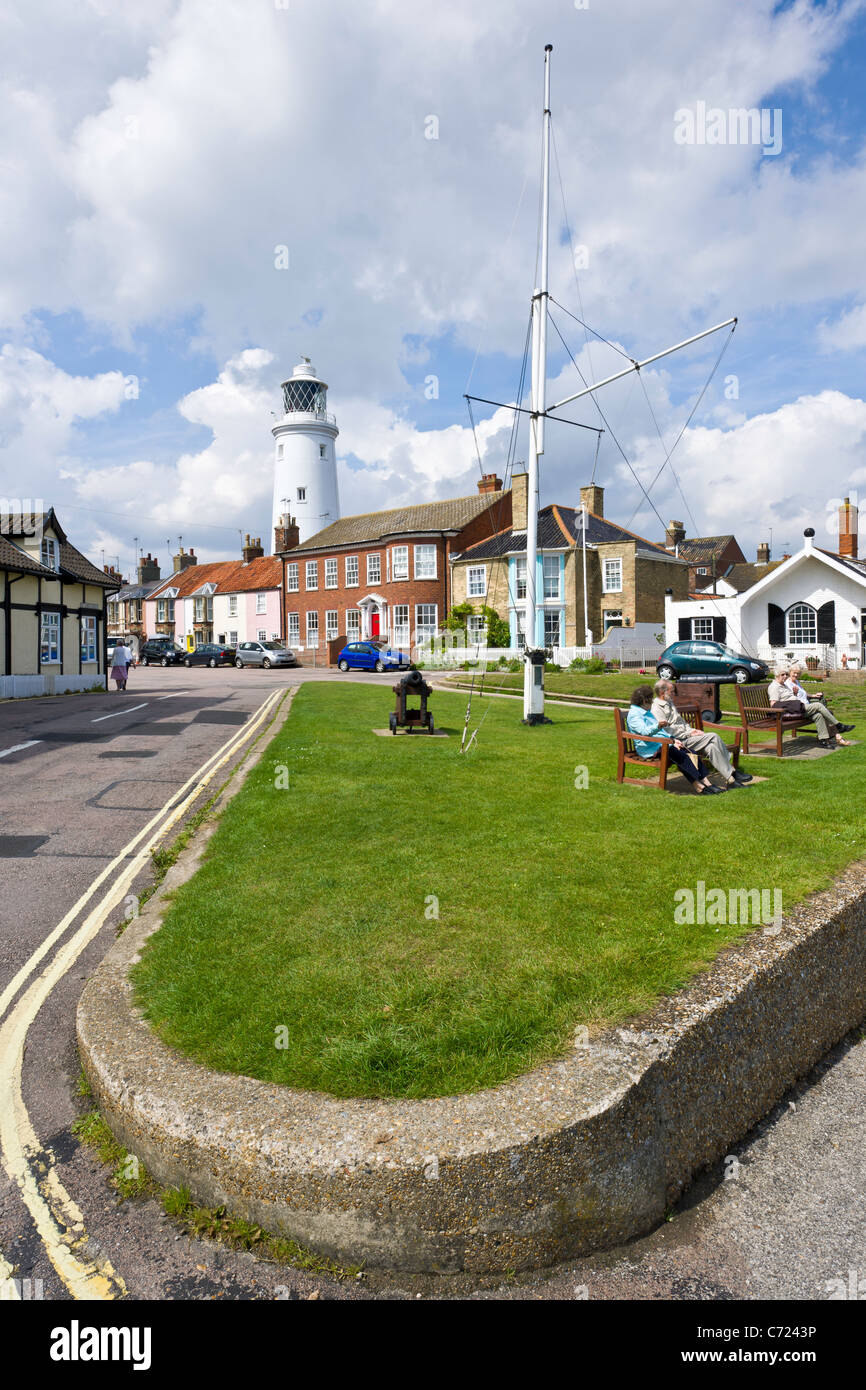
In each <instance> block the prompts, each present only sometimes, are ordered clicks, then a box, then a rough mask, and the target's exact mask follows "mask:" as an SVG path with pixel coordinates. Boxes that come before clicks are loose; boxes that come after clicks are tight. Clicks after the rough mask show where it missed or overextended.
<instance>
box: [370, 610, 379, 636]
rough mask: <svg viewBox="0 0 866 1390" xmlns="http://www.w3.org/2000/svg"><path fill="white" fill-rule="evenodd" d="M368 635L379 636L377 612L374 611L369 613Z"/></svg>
mask: <svg viewBox="0 0 866 1390" xmlns="http://www.w3.org/2000/svg"><path fill="white" fill-rule="evenodd" d="M370 636H371V637H378V636H379V614H378V612H374V613H371V614H370Z"/></svg>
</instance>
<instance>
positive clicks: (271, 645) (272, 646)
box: [259, 642, 283, 652]
mask: <svg viewBox="0 0 866 1390" xmlns="http://www.w3.org/2000/svg"><path fill="white" fill-rule="evenodd" d="M259 646H260V647H264V648H265V650H266V651H269V652H281V651H283V644H282V642H260V643H259Z"/></svg>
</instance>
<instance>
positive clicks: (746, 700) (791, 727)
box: [736, 683, 812, 758]
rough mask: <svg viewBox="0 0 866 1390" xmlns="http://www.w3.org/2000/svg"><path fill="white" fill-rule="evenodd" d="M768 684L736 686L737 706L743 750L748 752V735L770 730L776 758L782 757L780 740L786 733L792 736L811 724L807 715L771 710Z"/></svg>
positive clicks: (810, 718) (809, 716)
mask: <svg viewBox="0 0 866 1390" xmlns="http://www.w3.org/2000/svg"><path fill="white" fill-rule="evenodd" d="M769 688H770V686H769V683H766V684H761V683H759V684H757V685H738V686H736V692H737V704H738V705H739V707H740V722H741V724H742V733H743V750H744V752H746V753H748V751H749V734H750V733H751V732H753V731H754V730H756V729H766V730H772V731H773V732H774V733H775V735H776V757H777V758H781V756H782V738H783V737H784V734H785V732H786V730H787V731H790V732H791V733H792V734H793V733H796V731H797V730H798V729H802V728H803V727H804V726H805V725H807V724H811V723H812V716H811V715H809V714H785V712H784V710H780V709H771V708H770V697H769V695H768V693H767V692H768V690H769Z"/></svg>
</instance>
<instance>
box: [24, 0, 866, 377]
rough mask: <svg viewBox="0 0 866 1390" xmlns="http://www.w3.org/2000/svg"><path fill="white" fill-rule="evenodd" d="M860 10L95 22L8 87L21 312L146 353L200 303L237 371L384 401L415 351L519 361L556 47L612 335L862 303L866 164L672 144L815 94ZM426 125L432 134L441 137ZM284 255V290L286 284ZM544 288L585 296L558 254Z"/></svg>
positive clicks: (480, 7) (245, 14)
mask: <svg viewBox="0 0 866 1390" xmlns="http://www.w3.org/2000/svg"><path fill="white" fill-rule="evenodd" d="M859 8H860V5H859V0H851V2H850V3H847V4H845V3H843V4H841V5H838V6H832V7H831V6H823V5H810V4H807V3H797V4H795V5H793V6H791V7H789V8H787V9H785V10H779V7H778V6H777V5H776V4H775V3H773V0H754V3H752V4H750V5H748V6H734V7H730V6H725V5H718V6H696V7H691V8H687V9H686V10H684V8H683V6H682V4H681V3H680V0H659V3H657V4H656V5H654V6H652V7H650V8H647V6H646V5H645V4H643V3H640V0H623V2H622V3H621V4H619V5H618V6H616V7H609V6H598V7H593V8H592V9H591V10H587V11H585V12H578V11H569V10H568V9H565V10H564V9H563V6H562V4H561V0H541V3H539V4H538V5H536V7H535V9H534V11H533V12H532V16H531V18H530V17H529V15H528V13H527V10H526V7H525V5H524V4H523V3H522V0H495V3H494V0H479V3H478V4H477V5H473V6H472V7H471V13H470V12H469V11H468V10H467V7H466V5H465V4H464V3H463V0H438V3H437V4H436V5H428V6H420V7H419V6H410V5H405V4H403V3H397V0H378V3H375V4H371V5H367V6H346V5H345V4H343V3H338V0H319V2H318V3H316V4H312V3H311V4H307V3H304V2H303V0H299V3H297V4H294V3H293V4H292V5H291V6H290V7H289V8H287V9H285V10H283V9H278V8H277V7H276V6H273V5H267V4H262V5H250V4H248V3H247V2H246V0H221V4H220V6H219V9H218V11H217V10H215V9H214V6H213V5H212V3H211V0H179V3H177V4H176V5H174V6H171V7H169V6H167V5H163V6H162V7H160V9H159V11H158V14H157V17H156V19H155V20H154V21H153V22H150V21H147V20H145V19H142V18H141V17H139V18H138V20H137V25H138V27H137V28H136V27H135V25H134V24H133V22H132V20H130V21H129V24H128V26H124V25H123V24H122V23H121V22H120V21H119V20H116V19H114V18H112V19H111V20H108V19H107V18H106V15H107V14H109V13H110V12H111V7H105V6H100V7H91V9H90V11H89V12H87V13H85V15H84V16H83V17H81V18H79V19H78V21H77V23H76V26H75V32H74V34H68V35H66V36H65V37H66V39H67V44H66V46H62V45H61V44H60V43H59V42H56V41H55V42H53V43H52V45H51V46H50V48H49V49H48V51H47V53H46V54H45V56H44V63H43V64H42V66H41V68H40V69H39V70H38V71H34V72H32V73H31V74H30V84H29V86H28V84H27V83H26V82H24V83H23V84H22V83H20V82H19V85H18V86H17V87H15V88H14V89H11V90H9V91H8V95H7V103H6V104H7V115H8V117H9V119H10V121H11V125H12V130H11V133H12V136H13V139H12V142H11V148H13V149H15V150H16V158H15V160H14V161H13V164H14V167H13V169H12V170H11V171H10V172H11V175H12V177H11V178H10V179H9V180H7V186H8V188H9V190H10V202H9V212H10V215H11V217H12V218H13V224H12V225H13V229H14V231H15V235H13V236H12V237H6V238H5V239H4V243H3V247H2V249H0V255H2V258H4V259H5V274H2V263H0V277H2V278H0V283H2V284H3V292H4V299H5V305H6V308H5V312H6V315H7V317H8V318H10V319H14V318H15V316H16V315H17V316H21V315H26V314H27V313H28V312H30V311H31V310H32V309H33V308H34V307H36V306H38V305H45V306H47V307H49V308H51V309H53V310H60V309H63V308H66V307H69V306H75V307H78V308H80V309H81V310H82V311H83V312H84V313H85V314H86V315H87V316H88V317H89V318H90V319H91V320H96V321H104V322H105V323H106V324H107V325H109V327H110V329H111V331H112V332H113V333H114V334H115V335H116V336H117V338H118V339H119V340H121V341H124V342H126V343H127V344H129V343H130V342H131V341H132V339H131V338H130V336H129V335H130V334H131V333H132V332H133V330H134V329H135V327H136V325H140V324H142V323H148V322H153V321H154V320H158V319H160V318H163V317H168V316H172V315H175V314H187V313H194V312H196V311H197V310H198V309H199V308H201V310H202V313H203V321H202V341H203V342H204V343H206V344H207V345H209V346H211V347H212V348H213V349H214V351H215V352H216V353H217V354H218V356H219V357H221V358H224V357H227V356H228V355H229V354H230V353H231V352H233V351H234V350H235V348H236V344H237V343H238V341H239V340H241V339H242V338H243V339H246V340H247V341H249V340H250V339H252V340H254V341H259V342H266V343H268V344H270V345H272V346H273V349H274V351H276V352H277V353H278V356H279V357H281V358H282V357H283V355H285V356H286V357H287V358H288V357H291V355H292V354H293V353H294V351H295V349H307V348H308V347H312V348H313V350H314V351H315V354H316V357H317V359H318V360H319V361H320V363H321V365H322V367H323V368H324V369H326V370H327V372H328V373H330V374H331V376H332V379H334V380H335V381H339V382H340V384H341V387H342V389H343V390H345V392H346V394H347V395H349V394H352V393H358V392H360V391H362V390H367V391H372V392H373V393H374V394H375V395H376V396H377V397H380V398H381V397H382V396H383V395H387V394H391V395H393V394H394V393H395V392H399V391H400V390H401V389H402V387H403V382H402V377H401V374H400V370H399V363H400V360H401V343H402V339H403V336H404V335H405V334H406V333H420V334H438V333H441V332H444V331H447V330H452V329H453V331H454V332H455V333H456V335H457V338H458V340H459V341H462V342H464V343H469V344H471V346H472V347H474V345H475V341H476V338H477V334H478V331H479V327H480V326H481V324H482V323H483V322H486V324H487V331H486V337H485V349H491V350H492V349H496V350H507V351H510V352H514V350H515V346H516V345H517V344H518V343H519V342H520V341H522V326H523V325H522V320H523V318H524V312H525V308H526V302H527V297H528V293H529V292H530V290H531V288H532V287H531V284H530V279H531V274H530V272H531V261H532V255H533V251H534V225H533V224H534V214H535V179H536V177H537V165H538V143H539V141H538V128H539V112H538V107H539V98H540V78H541V64H540V58H541V47H542V42H543V39H544V38H546V37H547V36H548V33H550V34H551V35H552V36H553V38H554V40H555V52H554V78H553V105H554V113H555V121H556V129H557V132H558V141H557V145H558V151H559V157H560V160H561V162H562V166H563V173H564V177H565V185H566V189H567V190H570V191H571V197H572V206H571V214H572V216H573V217H574V218H575V228H574V230H575V233H576V236H577V239H578V241H580V242H581V243H585V244H586V245H587V246H588V247H589V250H590V266H589V269H588V270H587V271H586V273H585V276H584V281H585V284H584V298H585V304H586V307H587V311H588V312H589V313H590V314H591V316H596V317H599V318H601V319H602V321H603V323H606V324H607V325H608V327H610V326H611V320H612V319H619V321H620V325H621V329H620V331H622V322H623V320H624V319H625V318H626V317H627V320H628V324H629V331H630V333H631V334H632V335H633V336H634V338H635V339H636V340H637V339H639V338H641V337H648V336H650V335H654V334H655V333H656V332H661V333H662V334H663V336H668V334H669V333H670V334H672V335H673V336H676V329H677V328H678V327H680V326H682V325H685V324H688V325H689V326H691V322H692V315H693V314H695V313H700V314H701V315H703V314H704V313H708V312H710V311H712V310H713V309H715V308H716V307H717V306H719V305H721V306H723V307H724V308H725V309H729V310H731V311H734V310H735V309H736V308H740V309H741V310H743V309H744V308H746V307H747V308H748V309H749V311H750V312H751V313H752V314H754V313H755V312H757V311H758V310H759V309H760V308H766V307H771V306H774V305H775V304H776V303H777V302H779V300H780V298H782V299H786V300H787V301H788V302H810V301H813V300H820V299H821V298H826V297H828V296H831V295H832V296H835V295H842V294H845V293H850V292H852V290H853V289H855V288H856V287H857V286H862V284H863V269H862V266H863V257H862V248H860V249H858V247H857V245H856V242H855V239H854V238H852V237H851V236H850V235H849V234H848V228H847V226H846V223H848V225H849V226H857V225H862V224H863V222H864V220H866V201H864V200H866V180H864V179H863V170H862V165H858V164H857V163H856V162H854V163H852V164H851V165H846V164H844V163H842V162H840V161H838V160H837V159H836V158H832V159H830V158H827V159H823V160H822V159H818V160H816V161H815V162H814V163H813V164H811V165H808V166H806V167H804V168H803V169H802V170H801V169H800V168H799V167H798V166H795V165H793V164H792V162H791V161H790V159H789V157H788V150H787V146H785V147H784V148H783V154H782V156H781V157H780V158H779V159H776V160H764V161H763V164H761V165H760V167H759V168H757V169H756V165H757V163H758V162H759V159H760V156H759V154H758V152H757V151H756V150H755V149H754V148H752V147H748V146H728V147H703V148H695V147H691V148H689V147H682V146H677V145H676V144H675V143H674V140H673V127H674V112H675V111H676V110H677V109H678V108H680V107H682V106H683V105H688V104H691V103H693V102H694V101H696V100H697V99H702V100H706V101H707V102H708V103H710V104H719V105H721V106H723V107H725V108H728V107H731V106H749V105H754V104H758V105H760V104H761V101H762V98H763V96H764V94H765V93H767V92H769V91H773V90H778V89H780V88H784V87H789V88H799V89H800V90H804V89H805V90H808V89H809V88H810V86H811V84H813V83H814V82H815V81H816V79H817V78H818V77H819V76H820V75H821V74H822V72H823V71H824V70H825V68H826V66H827V63H828V61H829V58H830V55H831V54H832V53H833V51H834V50H835V49H836V48H837V47H838V46H839V44H840V43H841V42H842V40H843V38H844V35H845V33H846V29H847V25H848V23H849V22H850V18H851V16H853V15H854V14H855V13H856V12H857V10H858V9H859ZM40 17H42V16H41V15H40V9H39V8H36V9H34V12H33V19H32V21H29V18H28V16H27V15H26V14H25V17H24V18H22V19H21V20H20V24H21V25H22V26H23V27H24V28H25V29H27V28H28V26H29V23H30V22H32V23H33V24H34V25H35V24H36V23H37V22H38V21H39V19H40ZM70 25H71V21H70ZM31 39H32V40H33V46H34V48H39V49H40V56H42V55H41V44H36V43H35V37H34V36H33V35H31ZM88 39H92V42H88ZM103 39H105V40H107V41H106V44H105V52H104V55H103V56H102V58H101V62H100V59H99V58H98V57H96V56H95V48H94V46H95V45H96V43H97V40H98V41H99V44H101V43H102V41H103ZM70 44H71V45H72V46H73V48H74V51H75V52H76V53H78V52H79V51H84V50H86V53H87V81H86V82H85V83H84V84H83V85H82V84H81V83H77V84H74V83H73V82H72V79H71V78H70V76H69V75H68V69H69V68H70V67H74V66H75V64H70V63H69V60H68V51H67V49H68V47H69V45H70ZM22 46H23V43H22ZM97 51H99V50H97ZM88 102H89V108H88V106H87V103H88ZM70 110H73V111H75V112H76V113H78V114H79V117H80V118H79V119H78V122H77V124H76V125H75V126H74V127H73V128H72V129H70V126H69V112H70ZM431 114H432V115H435V116H436V117H437V119H438V121H439V131H438V136H439V138H438V139H436V140H427V139H425V138H424V130H425V119H426V117H427V116H428V115H431ZM817 114H818V115H820V116H821V117H822V118H823V119H825V120H826V119H827V115H826V113H824V112H820V113H817ZM524 178H528V179H529V181H530V188H529V193H528V196H527V197H526V198H524V201H523V208H522V212H521V215H520V217H519V218H518V220H517V224H516V227H515V232H514V235H513V237H512V239H511V241H510V243H509V245H508V246H507V247H506V246H505V245H504V243H505V241H506V236H507V229H508V227H509V226H510V225H511V222H512V218H513V214H514V208H515V204H516V201H517V195H518V192H519V189H520V187H521V184H522V182H523V180H524ZM557 190H558V184H557V183H556V181H555V182H554V198H553V206H554V217H555V219H556V220H557V221H559V220H560V211H559V207H558V191H557ZM840 206H844V207H845V208H846V209H847V210H848V215H847V217H846V218H845V219H840V218H839V215H838V208H839V207H840ZM280 244H286V245H287V246H288V247H289V250H290V257H291V263H290V268H289V269H288V270H287V271H278V270H275V269H274V247H275V246H277V245H280ZM552 274H553V280H554V284H555V285H556V286H557V287H558V289H559V294H560V297H564V298H565V299H566V301H568V302H573V299H574V287H573V278H572V271H571V264H570V257H569V251H568V248H567V247H566V246H564V245H560V244H559V241H558V238H554V246H553V252H552ZM313 310H316V311H322V320H321V324H320V326H319V327H318V328H317V329H315V330H313V329H312V328H311V327H309V324H308V323H306V324H305V323H304V318H303V316H304V315H305V314H309V313H310V311H313ZM301 339H302V341H301Z"/></svg>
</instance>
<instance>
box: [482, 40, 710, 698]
mask: <svg viewBox="0 0 866 1390" xmlns="http://www.w3.org/2000/svg"><path fill="white" fill-rule="evenodd" d="M552 52H553V44H550V43H548V44H545V47H544V107H543V113H542V166H541V204H540V212H539V220H540V225H539V242H540V257H539V261H540V268H539V283H538V285H537V286H536V287H535V289H534V291H533V295H532V319H531V332H532V385H531V389H530V402H529V403H530V409H529V410H528V411H527V410H525V409H524V408H523V407H522V406H521V405H520V403H519V401H518V402H516V403H512V404H509V403H507V402H505V401H492V400H488V399H487V398H486V397H484V396H470V395H469V394H468V393H467V394H466V397H465V399H466V401H467V402H469V401H483V402H484V404H486V405H496V406H499V407H501V408H503V409H506V410H514V411H515V412H517V413H519V414H528V415H529V453H528V457H527V473H528V478H527V494H528V496H527V508H526V605H525V609H524V613H525V617H524V641H525V653H524V655H525V663H524V679H523V722H524V724H549V723H550V722H551V721H550V720H549V719H548V718H546V716H545V713H544V658H545V649H544V630H543V629H542V630H541V631H540V632H539V619H540V618H541V614H542V612H543V608H542V609H540V608H539V605H538V581H539V574H538V507H539V500H540V499H539V485H538V475H539V468H538V460H539V458H540V457H541V455H542V454H543V453H544V427H545V422H546V421H547V420H557V421H558V422H559V423H560V424H563V425H576V426H577V427H578V428H579V429H590V430H595V432H596V436H597V440H598V441H599V442H600V440H601V436H602V434H604V430H603V429H601V428H598V427H596V426H594V425H583V424H579V423H578V421H576V420H566V419H564V418H563V417H562V416H558V415H555V414H553V412H554V411H556V410H561V409H562V408H563V406H566V405H571V404H572V402H573V401H578V400H581V399H582V398H583V397H584V396H590V397H592V400H593V403H594V404H595V406H596V409H597V410H598V411H599V414H601V415H602V419H604V415H603V413H602V411H601V407H600V406H599V405H598V402H597V401H595V397H594V394H593V393H594V392H595V391H599V390H601V388H602V387H603V386H609V385H610V384H611V382H614V381H620V380H621V379H622V378H623V377H625V376H628V375H629V373H631V372H640V370H641V368H642V367H648V366H649V365H650V364H651V363H652V362H658V361H660V359H661V358H663V357H669V356H670V355H671V353H674V352H679V351H680V350H681V349H682V348H685V347H689V346H690V345H691V344H692V343H698V342H700V341H701V339H702V338H708V337H710V335H711V334H713V333H718V332H719V331H720V329H722V328H730V329H731V332H733V331H734V329H735V328H736V325H737V319H736V317H734V318H729V319H725V320H724V321H723V322H722V323H717V324H714V326H713V327H712V328H705V329H704V330H703V331H702V332H701V333H694V334H693V335H692V336H691V337H690V338H684V339H683V341H682V342H680V343H674V345H673V347H669V348H663V349H662V351H661V352H655V353H653V354H652V356H650V357H645V358H644V359H643V361H642V362H638V361H636V360H635V359H634V358H630V359H629V365H628V366H627V367H624V368H623V369H622V370H621V371H619V372H614V373H613V374H612V375H611V376H606V377H604V378H603V379H602V380H601V381H596V382H594V383H593V384H592V385H591V386H587V385H586V384H584V386H583V387H582V388H581V390H580V391H574V392H573V393H572V394H571V395H570V396H564V397H563V399H562V400H561V401H556V402H555V403H554V404H553V405H550V406H548V404H547V325H548V318H549V300H550V297H551V296H550V287H549V252H550V132H551V107H550V55H551V53H552ZM554 326H555V324H554ZM593 331H594V330H593ZM557 332H559V330H558V329H557ZM561 336H562V335H561V334H560V337H561ZM604 341H607V340H606V339H605V340H604ZM566 346H567V345H566ZM569 356H572V355H571V353H570V352H569ZM572 361H574V358H573V357H572ZM575 365H576V364H575ZM716 366H718V362H717V363H716ZM714 373H715V367H714V368H713V372H712V373H711V375H710V380H711V379H712V375H713V374H714ZM581 380H583V377H581ZM708 385H709V380H708V381H707V384H706V386H705V387H704V391H705V390H706V389H707V386H708ZM701 396H703V391H702V392H701ZM699 399H700V398H699ZM469 411H470V418H471V413H472V408H471V406H470V407H469ZM693 413H694V412H693ZM690 419H691V416H689V420H690ZM686 424H688V421H687V422H686ZM684 428H685V427H684ZM682 433H683V431H682V430H681V431H680V435H679V436H678V437H677V441H676V443H679V439H680V438H681V437H682ZM614 440H615V436H614ZM615 442H616V441H615ZM675 447H676V444H675V445H674V448H675ZM620 452H622V449H621V447H620ZM671 453H673V449H671V450H670V453H667V456H666V459H665V463H666V464H669V463H670V454H671ZM597 458H598V448H597V447H596V459H597ZM626 462H628V460H627V459H626ZM632 472H634V470H632ZM644 492H645V489H644ZM587 521H588V516H587V510H586V507H585V506H583V505H582V506H581V530H582V533H583V568H584V585H583V593H584V627H585V630H586V633H587V635H588V633H589V618H588V612H587V593H586V530H587ZM542 621H543V619H542ZM470 701H471V695H470Z"/></svg>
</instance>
